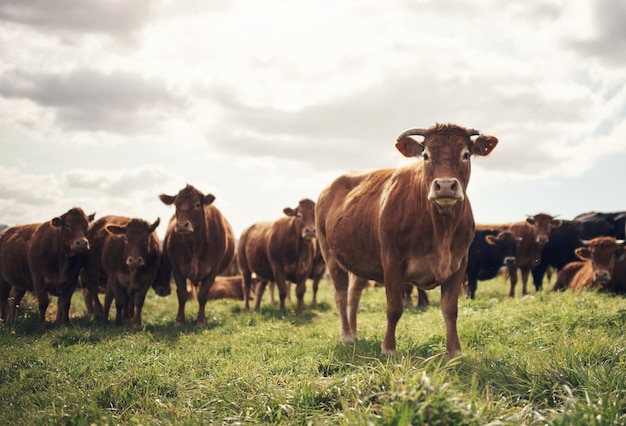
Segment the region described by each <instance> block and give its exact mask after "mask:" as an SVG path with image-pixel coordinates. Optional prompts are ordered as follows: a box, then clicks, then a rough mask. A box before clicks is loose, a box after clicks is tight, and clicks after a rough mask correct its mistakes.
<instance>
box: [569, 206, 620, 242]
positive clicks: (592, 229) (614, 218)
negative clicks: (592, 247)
mask: <svg viewBox="0 0 626 426" xmlns="http://www.w3.org/2000/svg"><path fill="white" fill-rule="evenodd" d="M574 220H576V221H579V222H582V223H584V224H585V230H584V232H583V234H582V235H581V238H582V239H585V240H590V239H592V238H594V237H600V236H611V237H615V238H617V239H618V240H623V239H626V212H611V213H601V212H589V213H583V214H579V215H578V216H576V217H575V218H574Z"/></svg>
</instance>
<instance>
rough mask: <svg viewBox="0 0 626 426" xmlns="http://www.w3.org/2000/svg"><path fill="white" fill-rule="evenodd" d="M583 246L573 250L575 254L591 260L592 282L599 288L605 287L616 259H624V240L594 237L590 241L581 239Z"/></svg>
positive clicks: (609, 279)
mask: <svg viewBox="0 0 626 426" xmlns="http://www.w3.org/2000/svg"><path fill="white" fill-rule="evenodd" d="M581 242H582V243H583V244H584V245H585V247H578V248H577V249H576V250H575V252H574V253H575V254H576V256H578V257H579V258H580V259H582V260H585V261H591V266H592V268H593V282H594V284H596V285H597V286H598V287H600V288H604V287H606V285H607V284H608V283H609V282H610V281H611V275H612V274H613V269H614V268H615V262H616V261H622V260H623V259H624V251H625V250H626V249H625V248H624V245H623V244H624V240H616V239H615V238H613V237H596V238H594V239H592V240H591V241H587V240H581Z"/></svg>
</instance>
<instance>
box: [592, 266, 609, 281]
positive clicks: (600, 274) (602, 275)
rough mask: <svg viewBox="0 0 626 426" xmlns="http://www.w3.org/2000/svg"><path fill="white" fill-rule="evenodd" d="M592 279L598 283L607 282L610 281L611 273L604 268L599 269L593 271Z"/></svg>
mask: <svg viewBox="0 0 626 426" xmlns="http://www.w3.org/2000/svg"><path fill="white" fill-rule="evenodd" d="M593 280H594V281H595V282H596V283H597V284H600V285H602V284H607V283H608V282H609V281H611V274H610V273H609V271H607V270H606V269H601V270H598V271H595V272H594V273H593Z"/></svg>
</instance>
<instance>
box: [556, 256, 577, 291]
mask: <svg viewBox="0 0 626 426" xmlns="http://www.w3.org/2000/svg"><path fill="white" fill-rule="evenodd" d="M583 266H585V262H583V261H581V260H575V261H572V262H569V263H568V264H567V265H565V266H564V267H562V268H561V269H560V270H559V272H558V273H557V274H556V280H555V281H554V286H553V287H552V291H563V290H567V288H568V287H569V283H570V282H571V281H572V279H573V278H574V275H576V274H577V273H578V271H580V269H581V268H582V267H583Z"/></svg>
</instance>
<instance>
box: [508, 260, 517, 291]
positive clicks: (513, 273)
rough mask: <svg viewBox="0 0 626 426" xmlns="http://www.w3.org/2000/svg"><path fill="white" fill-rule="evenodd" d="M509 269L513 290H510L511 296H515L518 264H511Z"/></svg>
mask: <svg viewBox="0 0 626 426" xmlns="http://www.w3.org/2000/svg"><path fill="white" fill-rule="evenodd" d="M508 269H509V279H510V280H511V290H510V291H509V297H515V285H516V284H517V266H516V265H512V266H509V267H508Z"/></svg>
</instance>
